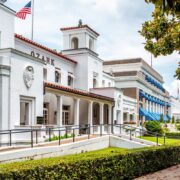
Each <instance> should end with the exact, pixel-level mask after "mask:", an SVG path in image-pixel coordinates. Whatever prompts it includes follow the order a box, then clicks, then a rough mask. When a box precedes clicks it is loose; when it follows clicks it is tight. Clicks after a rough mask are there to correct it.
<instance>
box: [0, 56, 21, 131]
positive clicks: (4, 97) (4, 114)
mask: <svg viewBox="0 0 180 180" xmlns="http://www.w3.org/2000/svg"><path fill="white" fill-rule="evenodd" d="M1 58H3V57H0V61H1V63H3V62H7V63H8V62H9V59H8V58H7V59H4V61H3V59H2V60H1ZM5 60H6V61H5ZM9 77H10V66H7V65H2V64H1V66H0V95H1V97H0V130H7V129H10V128H14V124H15V123H14V122H10V116H11V114H10V104H9V98H10V97H9V94H10V91H9V89H10V88H9V87H10V84H9V82H10V81H9ZM19 104H20V103H19ZM19 106H20V105H19ZM16 108H18V107H16ZM16 118H17V117H16ZM16 118H15V119H16ZM12 119H13V117H12ZM17 119H19V122H18V125H20V114H19V118H17Z"/></svg>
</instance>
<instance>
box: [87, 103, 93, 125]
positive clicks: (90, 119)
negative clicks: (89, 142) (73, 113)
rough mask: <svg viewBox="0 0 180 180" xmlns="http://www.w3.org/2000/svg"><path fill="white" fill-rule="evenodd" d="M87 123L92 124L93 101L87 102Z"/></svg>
mask: <svg viewBox="0 0 180 180" xmlns="http://www.w3.org/2000/svg"><path fill="white" fill-rule="evenodd" d="M88 124H89V125H90V126H92V125H93V101H89V102H88Z"/></svg>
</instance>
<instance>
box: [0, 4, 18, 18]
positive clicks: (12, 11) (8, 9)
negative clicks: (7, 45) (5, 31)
mask: <svg viewBox="0 0 180 180" xmlns="http://www.w3.org/2000/svg"><path fill="white" fill-rule="evenodd" d="M0 8H2V9H4V10H5V11H6V12H8V13H11V14H12V15H14V16H15V14H16V11H14V10H13V9H11V8H9V7H7V6H5V5H4V4H2V3H0Z"/></svg>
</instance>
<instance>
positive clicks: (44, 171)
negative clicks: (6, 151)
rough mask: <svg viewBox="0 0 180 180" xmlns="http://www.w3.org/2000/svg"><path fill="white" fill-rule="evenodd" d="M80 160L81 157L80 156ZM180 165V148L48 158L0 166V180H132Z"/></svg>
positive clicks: (166, 147)
mask: <svg viewBox="0 0 180 180" xmlns="http://www.w3.org/2000/svg"><path fill="white" fill-rule="evenodd" d="M79 157H81V156H79ZM179 163H180V146H171V147H168V146H165V147H159V148H150V149H148V150H147V149H144V150H135V151H132V152H128V153H122V154H117V153H115V154H112V155H109V156H108V155H107V156H105V155H103V156H101V155H100V154H99V157H98V156H95V157H91V156H90V157H88V156H84V157H83V158H78V156H77V158H72V159H64V160H63V159H62V158H61V159H60V158H59V157H57V158H48V159H41V160H32V161H25V162H19V163H12V164H5V165H0V179H18V180H21V179H22V180H24V179H26V180H28V179H31V180H36V179H37V180H40V179H43V180H46V179H51V180H55V179H57V180H59V179H63V180H69V179H70V180H71V179H74V180H81V179H83V180H86V179H87V180H91V179H93V180H99V179H103V180H109V179H113V180H116V179H117V180H120V179H133V178H135V177H139V176H142V175H144V174H147V173H150V172H155V171H158V170H161V169H164V168H167V167H170V166H173V165H176V164H179Z"/></svg>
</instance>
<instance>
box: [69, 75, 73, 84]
mask: <svg viewBox="0 0 180 180" xmlns="http://www.w3.org/2000/svg"><path fill="white" fill-rule="evenodd" d="M72 85H73V78H72V77H71V76H70V75H68V86H72Z"/></svg>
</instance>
